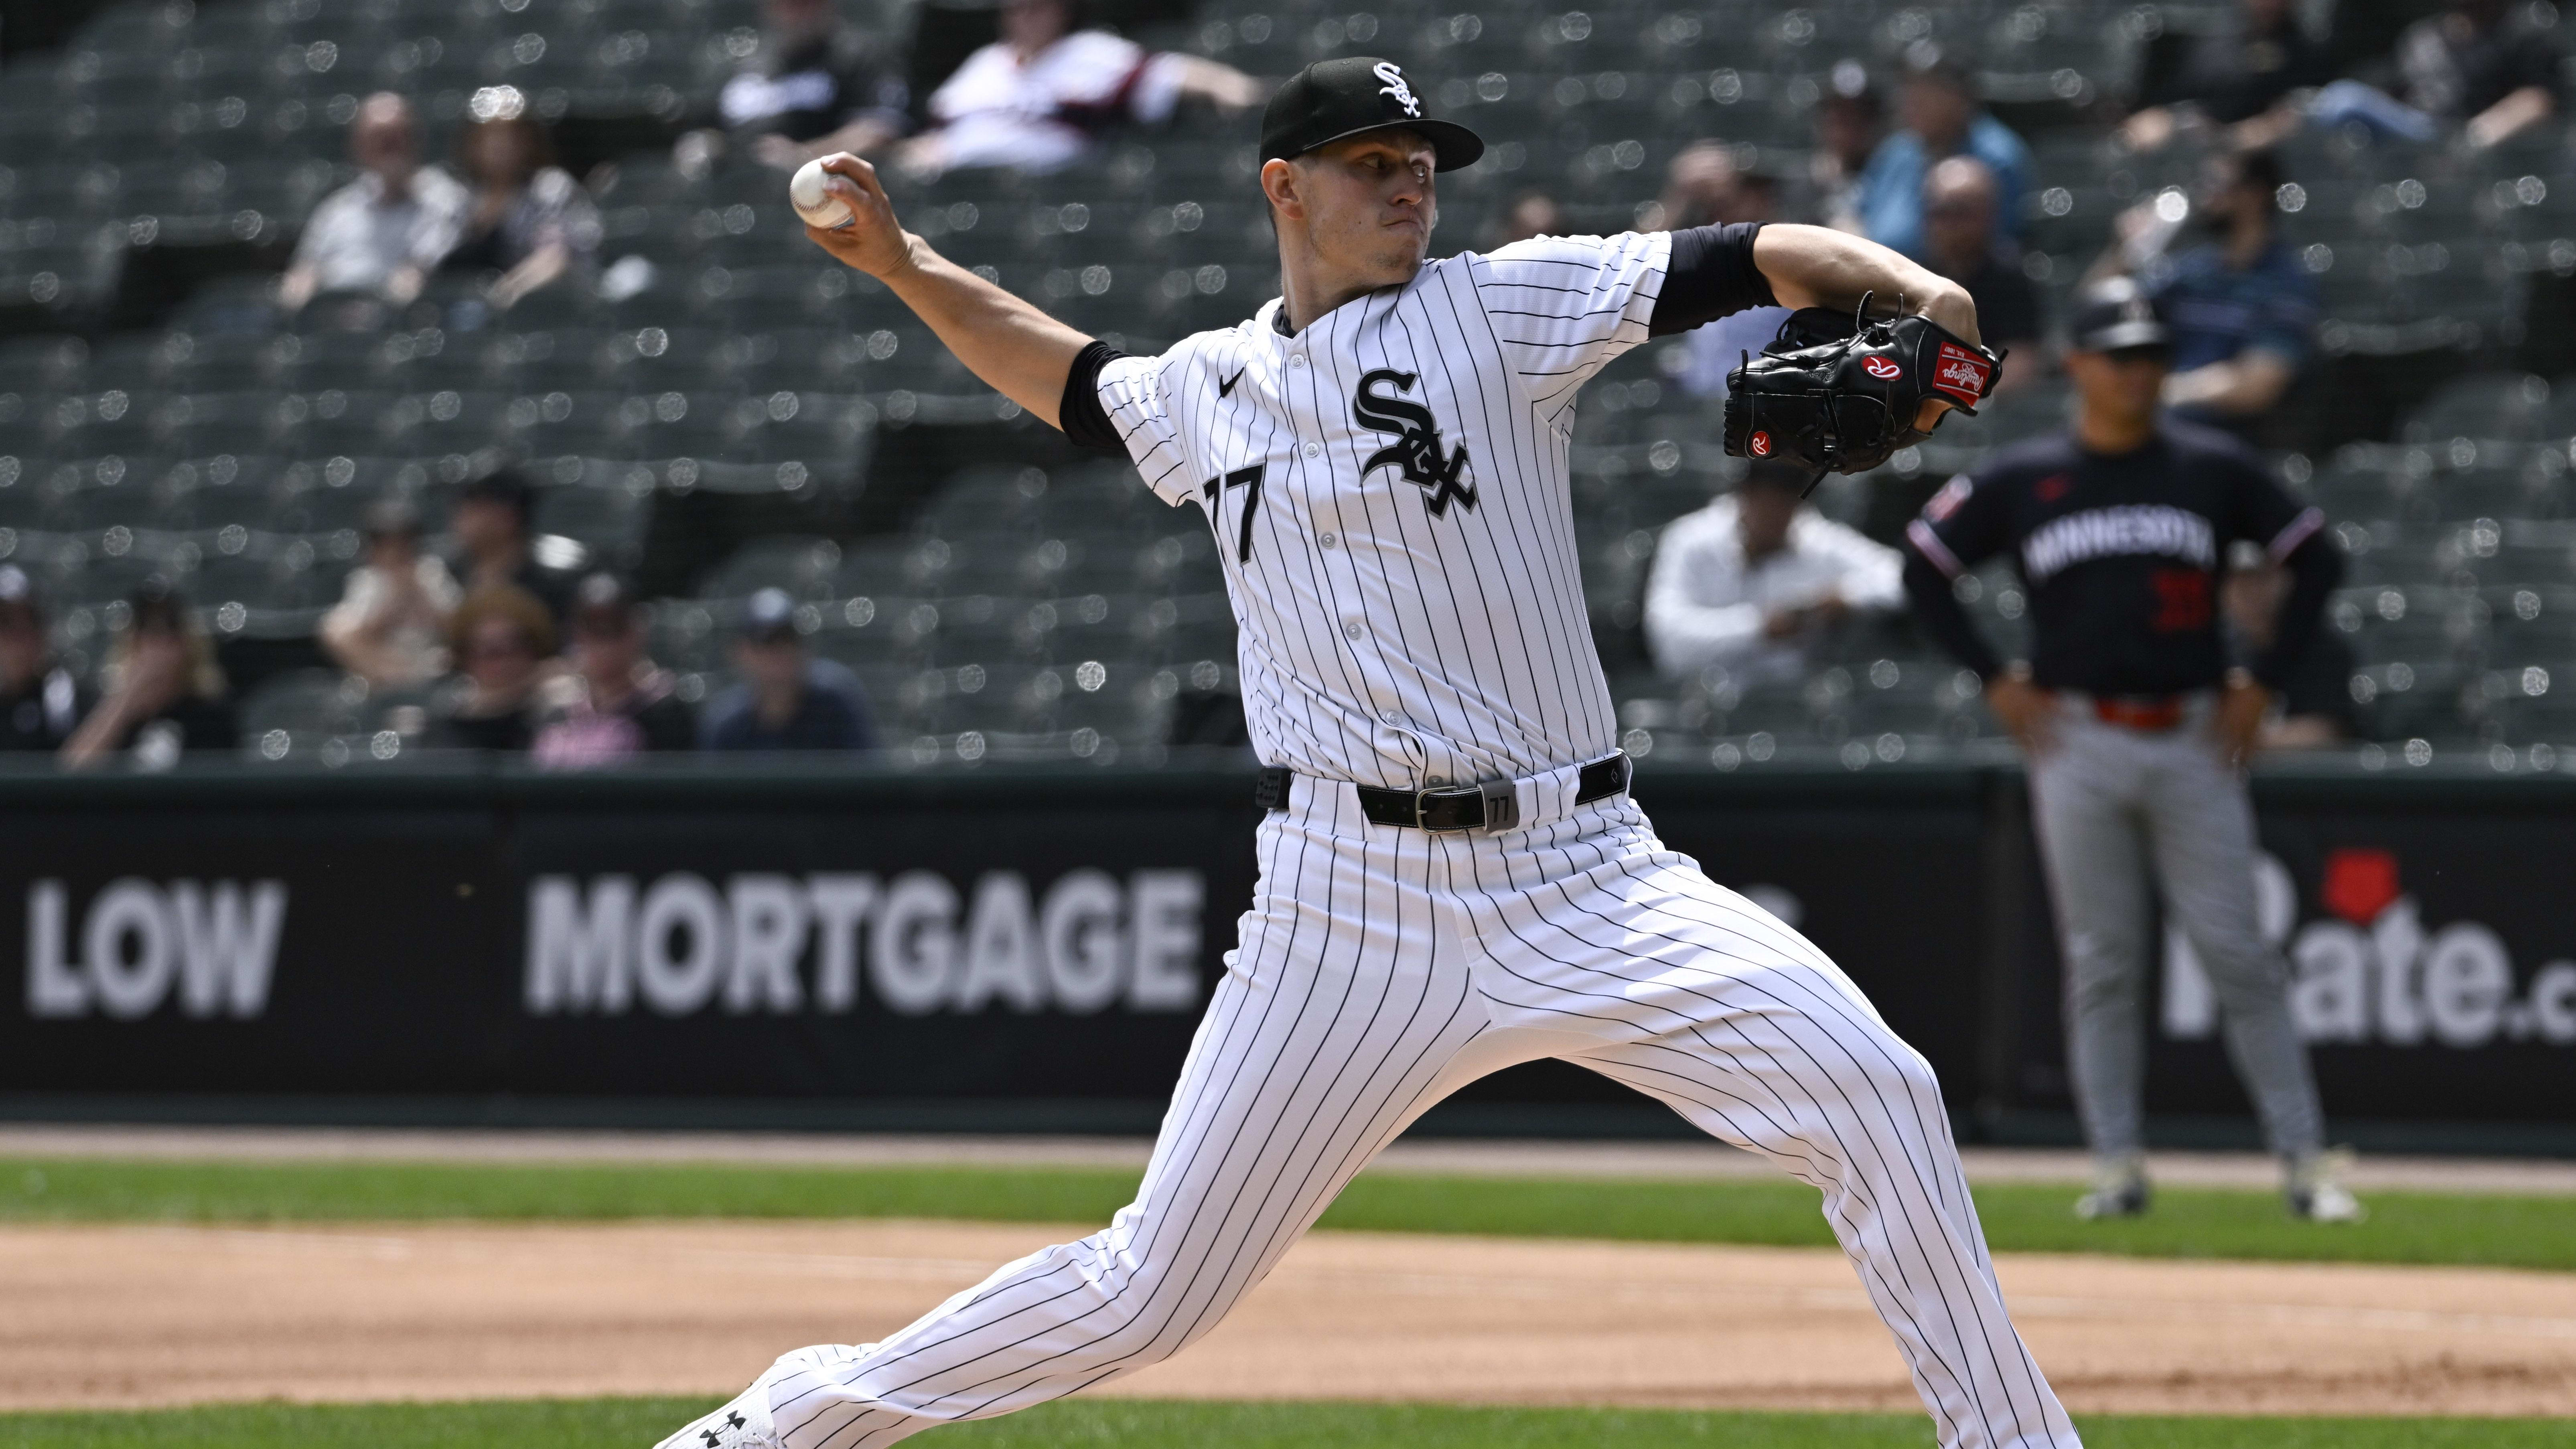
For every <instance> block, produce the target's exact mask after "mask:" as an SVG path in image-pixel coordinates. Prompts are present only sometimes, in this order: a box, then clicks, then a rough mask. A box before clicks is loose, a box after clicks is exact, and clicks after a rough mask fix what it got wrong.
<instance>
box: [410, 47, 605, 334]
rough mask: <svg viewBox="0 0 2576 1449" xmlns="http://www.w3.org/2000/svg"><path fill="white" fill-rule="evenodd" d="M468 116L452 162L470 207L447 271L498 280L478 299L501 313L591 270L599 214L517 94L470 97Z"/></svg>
mask: <svg viewBox="0 0 2576 1449" xmlns="http://www.w3.org/2000/svg"><path fill="white" fill-rule="evenodd" d="M468 114H469V115H470V116H471V117H472V120H471V121H470V122H469V123H468V124H467V125H466V127H465V133H464V134H463V135H462V136H460V137H459V138H458V139H457V142H456V159H457V164H458V165H459V166H460V167H462V168H463V170H464V172H465V181H466V184H467V185H468V186H470V187H471V188H472V189H473V194H474V200H473V206H472V209H471V210H469V211H468V212H467V213H466V216H465V220H464V224H463V226H462V228H461V231H460V238H459V240H458V242H457V244H456V249H455V250H454V251H452V252H450V253H448V256H447V261H446V265H447V266H449V267H451V268H460V269H464V270H470V271H476V272H490V273H495V274H497V275H496V276H495V278H494V280H493V282H492V284H491V285H490V287H488V288H487V289H486V290H485V293H484V295H485V296H487V297H489V298H490V299H491V302H492V305H493V306H495V307H501V308H507V307H509V306H511V305H512V304H514V303H516V302H517V301H518V300H519V299H520V298H522V297H525V296H526V295H528V294H529V293H530V292H533V291H535V290H537V289H538V288H539V287H543V286H545V285H547V284H548V283H551V282H554V281H556V280H557V279H559V278H561V277H562V276H563V275H564V274H565V273H567V272H571V271H573V270H575V269H576V268H577V267H587V266H589V264H590V259H591V254H592V253H593V252H596V251H597V250H599V234H600V232H599V208H597V207H595V206H593V205H591V201H590V194H589V193H588V192H586V191H584V190H582V187H581V183H580V182H578V181H575V180H573V179H572V173H571V172H569V171H566V170H564V169H563V168H562V167H560V166H557V165H556V164H555V156H554V143H553V142H551V141H549V140H548V139H547V138H546V132H545V128H544V127H542V126H540V125H538V124H537V118H536V117H534V116H532V115H529V114H528V99H527V97H526V96H524V95H522V94H521V93H520V92H519V89H518V87H516V86H486V87H485V88H483V89H482V90H479V91H476V92H475V93H474V100H473V103H472V105H471V106H470V107H469V108H468Z"/></svg>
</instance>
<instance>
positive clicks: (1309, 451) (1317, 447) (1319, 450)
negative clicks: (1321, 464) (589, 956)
mask: <svg viewBox="0 0 2576 1449" xmlns="http://www.w3.org/2000/svg"><path fill="white" fill-rule="evenodd" d="M1299 451H1301V452H1303V453H1304V454H1305V455H1306V456H1307V457H1309V458H1320V457H1322V456H1324V445H1323V444H1321V443H1308V444H1307V445H1306V446H1305V447H1304V448H1303V449H1300V450H1299Z"/></svg>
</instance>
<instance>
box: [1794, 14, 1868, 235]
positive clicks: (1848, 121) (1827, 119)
mask: <svg viewBox="0 0 2576 1449" xmlns="http://www.w3.org/2000/svg"><path fill="white" fill-rule="evenodd" d="M1826 82H1827V83H1826V86H1825V94H1824V98H1823V99H1822V100H1820V101H1818V102H1817V103H1816V145H1815V150H1814V152H1813V154H1812V155H1811V157H1810V158H1809V160H1808V163H1807V166H1808V181H1809V183H1810V184H1811V185H1813V186H1814V187H1815V198H1814V205H1815V218H1816V220H1817V221H1818V222H1819V223H1821V224H1823V225H1825V226H1829V227H1832V228H1833V229H1834V230H1836V231H1847V232H1852V233H1854V234H1856V235H1857V234H1859V233H1860V232H1861V231H1862V230H1863V228H1862V225H1861V219H1860V175H1861V172H1862V170H1863V169H1864V168H1866V167H1867V166H1868V165H1869V158H1870V156H1871V155H1872V154H1874V153H1875V152H1876V151H1877V150H1878V144H1879V140H1880V137H1881V134H1882V133H1883V132H1884V131H1885V130H1886V129H1887V104H1886V102H1885V101H1884V100H1882V99H1881V98H1880V96H1879V93H1878V88H1877V87H1875V86H1873V85H1871V84H1870V83H1869V69H1868V67H1866V66H1864V65H1862V64H1861V63H1860V62H1859V61H1856V60H1851V59H1848V58H1846V59H1843V60H1838V61H1835V62H1834V68H1833V70H1832V71H1831V72H1829V73H1828V74H1827V76H1826Z"/></svg>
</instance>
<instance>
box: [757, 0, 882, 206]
mask: <svg viewBox="0 0 2576 1449" xmlns="http://www.w3.org/2000/svg"><path fill="white" fill-rule="evenodd" d="M760 12H761V20H762V22H763V24H762V26H761V36H760V48H759V50H757V51H755V52H754V53H753V55H752V57H751V59H750V61H749V62H748V63H746V64H745V65H744V66H743V68H742V69H741V70H739V71H737V72H735V73H734V76H733V78H732V79H731V80H729V81H726V82H725V87H724V91H723V93H722V94H721V95H720V96H718V97H717V101H716V107H717V111H718V114H719V115H720V116H721V117H722V118H723V121H724V124H725V127H726V129H728V130H730V131H732V132H733V133H734V134H735V135H736V136H739V137H741V138H743V139H744V140H746V141H748V142H750V146H751V154H752V155H753V156H754V157H755V158H757V159H758V160H760V161H761V162H762V163H764V164H766V165H770V166H775V167H778V168H779V169H781V170H789V171H792V170H794V169H795V168H797V167H799V166H802V165H804V164H805V163H806V162H808V161H810V160H812V159H814V158H815V157H817V156H829V155H831V154H832V153H833V152H835V151H847V152H850V153H851V154H852V155H857V156H864V155H866V154H868V153H869V152H871V151H875V150H878V149H880V148H882V147H883V146H884V145H885V144H886V143H887V142H889V141H892V140H894V139H895V138H897V137H899V136H901V135H902V134H903V133H904V132H905V131H906V130H908V129H909V128H910V125H911V122H910V120H909V118H908V117H907V115H906V109H907V107H908V106H909V105H910V103H911V91H910V88H909V87H907V86H906V85H905V84H904V79H903V62H902V60H901V58H900V57H898V56H896V55H894V54H892V53H891V52H890V50H889V48H888V47H887V46H886V45H884V44H883V43H882V42H880V41H879V40H878V39H877V38H876V37H875V36H874V35H872V34H870V33H869V31H867V30H866V29H864V28H862V27H860V26H857V25H853V24H850V23H849V22H847V21H844V20H843V19H842V18H841V15H840V7H839V6H838V4H837V3H835V0H765V3H763V4H762V6H761V7H760Z"/></svg>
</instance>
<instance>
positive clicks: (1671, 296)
mask: <svg viewBox="0 0 2576 1449" xmlns="http://www.w3.org/2000/svg"><path fill="white" fill-rule="evenodd" d="M1761 230H1762V223H1760V222H1758V221H1739V222H1736V223H1734V224H1733V225H1730V226H1690V227H1684V228H1682V229H1681V230H1680V231H1677V232H1674V233H1673V254H1672V260H1671V262H1670V263H1668V264H1667V265H1666V267H1665V269H1664V290H1663V291H1661V292H1659V293H1657V294H1656V296H1655V315H1654V317H1653V319H1652V320H1650V321H1648V322H1647V324H1646V332H1647V334H1648V335H1650V336H1654V337H1662V336H1664V335H1666V334H1668V333H1673V332H1687V331H1689V330H1690V329H1692V328H1694V327H1697V326H1698V325H1700V324H1701V323H1703V322H1714V321H1716V320H1717V319H1718V318H1720V317H1723V316H1725V315H1726V314H1727V313H1729V312H1741V311H1743V310H1744V309H1745V308H1747V307H1776V306H1778V305H1780V303H1779V299H1778V298H1776V297H1774V296H1773V295H1772V294H1771V279H1770V278H1768V277H1766V276H1764V275H1762V270H1761V268H1759V267H1756V266H1754V265H1753V238H1754V236H1755V235H1756V234H1757V233H1759V232H1760V231H1761Z"/></svg>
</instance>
